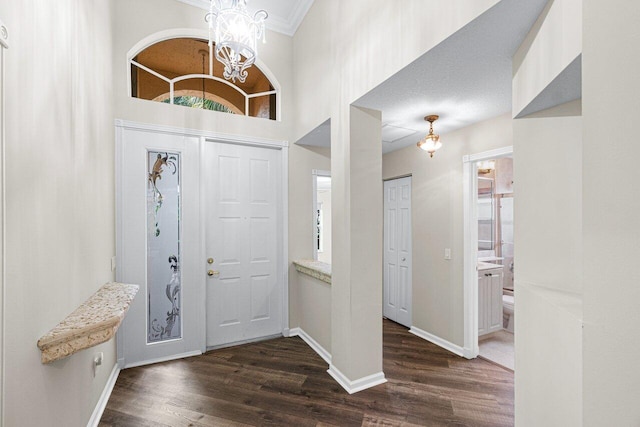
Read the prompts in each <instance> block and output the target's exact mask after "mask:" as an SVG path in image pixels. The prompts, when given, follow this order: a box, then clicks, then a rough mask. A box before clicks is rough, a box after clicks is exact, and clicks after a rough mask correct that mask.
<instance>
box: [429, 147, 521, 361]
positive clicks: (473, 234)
mask: <svg viewBox="0 0 640 427" xmlns="http://www.w3.org/2000/svg"><path fill="white" fill-rule="evenodd" d="M511 155H513V146H508V147H502V148H498V149H495V150H489V151H483V152H481V153H476V154H470V155H466V156H463V157H462V211H463V221H464V224H463V227H464V234H463V235H464V261H463V276H464V279H463V283H464V290H463V292H464V348H462V351H463V354H461V355H462V356H464V357H466V358H467V359H473V358H475V357H477V356H478V354H479V352H480V348H479V347H478V271H477V268H476V267H477V263H478V226H477V222H476V221H477V217H478V206H477V199H478V181H477V180H476V179H475V177H476V176H477V170H476V169H477V166H476V163H477V162H478V161H481V160H489V159H497V158H501V157H508V156H511ZM425 339H427V338H425ZM436 344H437V343H436ZM438 345H439V344H438Z"/></svg>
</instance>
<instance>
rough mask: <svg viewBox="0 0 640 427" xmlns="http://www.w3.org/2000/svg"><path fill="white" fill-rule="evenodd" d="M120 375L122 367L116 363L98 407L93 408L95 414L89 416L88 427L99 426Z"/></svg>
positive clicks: (97, 404)
mask: <svg viewBox="0 0 640 427" xmlns="http://www.w3.org/2000/svg"><path fill="white" fill-rule="evenodd" d="M118 375H120V367H119V366H118V364H117V363H116V364H115V365H113V369H112V370H111V374H110V375H109V379H108V380H107V383H106V384H105V386H104V389H103V390H102V394H101V395H100V399H98V403H96V407H95V408H94V410H93V414H91V418H89V422H88V423H87V427H98V424H99V423H100V418H102V414H103V413H104V410H105V408H106V407H107V403H108V402H109V397H111V392H112V391H113V387H114V386H115V385H116V380H117V379H118Z"/></svg>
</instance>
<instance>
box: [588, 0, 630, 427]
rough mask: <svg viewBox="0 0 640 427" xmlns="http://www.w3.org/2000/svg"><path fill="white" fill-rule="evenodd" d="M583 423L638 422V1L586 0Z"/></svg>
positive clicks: (590, 424)
mask: <svg viewBox="0 0 640 427" xmlns="http://www.w3.org/2000/svg"><path fill="white" fill-rule="evenodd" d="M583 7H584V9H583V13H584V22H583V36H584V40H583V46H584V49H583V54H582V70H583V72H582V91H583V92H582V96H583V98H582V101H583V103H582V112H583V120H584V127H583V131H584V139H583V149H582V152H583V155H582V160H583V177H582V179H583V192H582V194H583V239H584V340H583V345H584V355H583V361H584V362H583V363H584V371H583V384H584V389H583V396H584V425H585V426H587V427H589V426H602V425H611V426H614V425H615V426H632V425H633V426H637V425H639V424H640V405H639V404H638V396H640V364H639V363H638V354H639V353H640V339H639V337H640V336H639V334H638V330H639V327H640V269H639V268H638V264H639V260H640V167H639V166H638V161H639V159H640V144H639V143H638V111H640V96H639V94H640V79H638V76H640V57H639V56H638V46H640V31H639V30H638V22H640V3H638V2H637V1H632V0H611V1H608V2H606V6H605V5H604V3H603V2H600V1H593V0H585V1H584V6H583Z"/></svg>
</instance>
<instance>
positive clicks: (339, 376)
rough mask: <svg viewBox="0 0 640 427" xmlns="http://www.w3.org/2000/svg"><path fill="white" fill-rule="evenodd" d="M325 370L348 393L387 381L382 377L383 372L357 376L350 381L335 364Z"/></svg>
mask: <svg viewBox="0 0 640 427" xmlns="http://www.w3.org/2000/svg"><path fill="white" fill-rule="evenodd" d="M327 372H328V373H329V375H331V376H332V377H333V379H334V380H336V382H337V383H338V384H340V385H341V386H342V388H343V389H345V390H346V392H347V393H349V394H353V393H357V392H359V391H362V390H366V389H368V388H371V387H374V386H377V385H380V384H384V383H386V382H387V379H386V378H385V377H384V372H378V373H376V374H372V375H369V376H366V377H363V378H359V379H357V380H354V381H351V380H350V379H349V378H347V376H346V375H345V374H343V373H342V372H340V370H339V369H338V368H336V366H335V365H329V369H328V370H327Z"/></svg>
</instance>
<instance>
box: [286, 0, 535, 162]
mask: <svg viewBox="0 0 640 427" xmlns="http://www.w3.org/2000/svg"><path fill="white" fill-rule="evenodd" d="M546 3H547V0H502V1H501V2H499V3H498V4H496V5H495V6H494V7H492V8H491V9H489V10H488V11H487V12H485V13H484V14H482V15H480V16H479V17H478V18H476V19H475V20H474V21H472V22H470V23H469V24H468V25H466V26H465V27H463V28H462V29H460V30H459V31H457V32H456V33H454V34H453V35H451V36H450V37H449V38H447V39H446V40H444V41H443V42H442V43H440V44H439V45H437V46H435V47H434V48H433V49H431V50H430V51H428V52H426V53H425V54H424V55H423V56H421V57H420V58H418V59H417V60H416V61H414V62H413V63H411V64H409V65H408V66H406V67H405V68H403V69H402V70H400V71H399V72H398V73H396V74H395V75H393V76H392V77H391V78H389V79H388V80H387V81H385V82H383V83H382V84H380V85H379V86H378V87H376V88H374V89H373V90H371V91H370V92H369V93H367V94H366V95H364V96H363V97H362V98H360V99H358V100H357V101H356V102H355V103H354V104H355V105H357V106H361V107H367V108H371V109H375V110H379V111H382V122H383V128H382V139H383V142H382V151H383V153H387V152H390V151H394V150H397V149H400V148H404V147H406V146H409V145H412V144H416V143H417V142H418V141H419V140H420V139H421V138H422V137H423V136H424V134H426V133H427V131H428V129H429V123H428V122H425V121H424V116H426V115H429V114H438V115H439V116H440V119H439V120H438V121H436V122H435V123H434V130H435V131H436V133H438V134H446V133H447V132H451V131H454V130H457V129H460V128H463V127H466V126H469V125H471V124H474V123H477V122H480V121H482V120H487V119H489V118H492V117H496V116H498V115H500V114H504V113H507V112H510V111H511V81H512V61H511V58H512V57H513V55H514V53H515V52H516V50H517V48H518V47H519V46H520V45H521V44H522V42H523V40H524V38H525V36H526V35H527V33H528V32H529V30H530V29H531V27H532V26H533V24H534V22H535V21H536V19H537V18H538V16H539V15H540V13H541V12H542V10H543V9H544V6H545V5H546ZM324 125H325V128H326V123H325V124H324ZM398 128H401V129H398ZM411 131H414V132H415V133H411ZM402 132H405V133H406V134H407V136H404V137H402ZM320 133H321V134H324V135H330V132H327V131H326V129H324V131H322V132H320ZM309 135H313V136H314V140H313V145H320V146H330V141H329V139H328V138H327V139H325V140H324V141H320V140H319V138H318V137H319V135H318V132H311V133H310V134H309ZM306 141H307V136H305V137H304V138H302V140H301V141H299V142H298V143H300V144H305V145H306V144H307V142H306ZM443 141H444V142H445V144H446V137H445V136H443Z"/></svg>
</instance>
